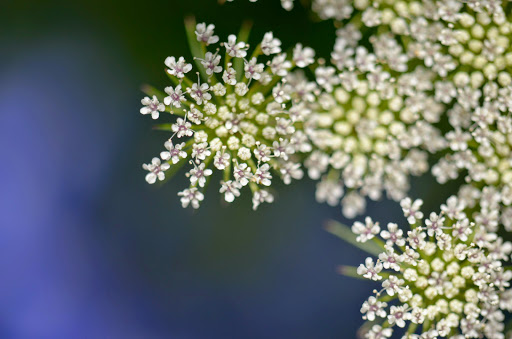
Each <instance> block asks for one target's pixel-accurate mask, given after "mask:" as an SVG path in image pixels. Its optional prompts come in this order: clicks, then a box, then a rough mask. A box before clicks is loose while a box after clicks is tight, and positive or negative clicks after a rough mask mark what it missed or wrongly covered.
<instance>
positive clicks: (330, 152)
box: [304, 24, 446, 218]
mask: <svg viewBox="0 0 512 339" xmlns="http://www.w3.org/2000/svg"><path fill="white" fill-rule="evenodd" d="M337 35H338V38H337V39H336V43H335V46H334V51H333V52H332V63H333V64H334V65H335V67H333V66H320V67H318V68H317V69H316V72H315V73H316V81H317V84H318V85H319V86H320V87H321V88H322V89H323V91H324V92H323V93H322V94H321V95H319V97H318V100H317V101H316V102H315V103H314V104H313V105H310V107H311V109H312V114H310V115H309V118H308V126H309V127H310V128H308V129H307V131H308V136H309V137H310V139H311V141H312V143H313V145H314V150H315V151H314V152H313V153H312V154H311V155H310V157H309V158H308V159H307V160H306V161H305V163H304V165H305V167H307V168H308V173H309V176H310V177H311V178H313V179H321V181H320V182H319V184H318V188H317V200H318V201H320V202H324V201H326V202H328V203H329V204H330V205H337V204H339V202H340V200H341V204H342V211H343V214H344V215H345V216H346V217H349V218H353V217H355V216H356V215H358V214H361V213H363V212H364V211H365V206H366V201H365V197H369V198H370V199H372V200H379V199H381V197H382V196H383V193H384V192H385V193H386V195H387V197H388V198H391V199H393V200H396V201H399V200H400V199H403V198H404V197H405V196H406V194H407V192H408V190H409V180H410V176H411V175H416V176H417V175H421V174H423V173H425V172H427V171H428V170H429V164H428V161H427V160H428V156H427V155H428V153H429V152H431V153H435V152H437V151H439V150H440V149H443V148H445V145H446V141H445V139H444V138H443V137H442V135H441V133H440V132H439V130H438V129H437V128H436V127H435V124H437V123H438V122H439V121H440V119H441V116H442V113H443V111H444V105H443V104H442V103H438V102H436V100H435V99H434V96H433V94H432V93H433V91H434V87H433V80H434V79H435V78H436V74H435V72H434V71H432V70H429V69H428V68H426V67H423V66H421V65H420V66H418V65H416V64H414V63H411V62H410V58H409V56H408V55H407V53H406V51H404V49H403V47H402V46H401V45H400V44H399V43H398V42H397V41H396V39H395V37H394V36H393V35H390V34H383V35H374V36H370V37H363V34H362V33H361V32H360V30H359V29H358V28H357V27H356V26H355V25H352V24H347V25H345V26H344V27H343V28H340V29H339V30H338V31H337ZM363 38H366V39H368V40H369V41H370V43H371V45H370V47H371V50H368V49H367V48H366V47H363V43H362V39H363ZM345 191H348V193H347V194H346V195H345V196H344V192H345Z"/></svg>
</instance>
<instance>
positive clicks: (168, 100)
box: [164, 85, 186, 108]
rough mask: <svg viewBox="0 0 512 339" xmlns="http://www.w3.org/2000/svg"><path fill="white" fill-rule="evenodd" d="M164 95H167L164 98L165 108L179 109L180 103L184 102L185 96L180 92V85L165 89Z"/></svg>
mask: <svg viewBox="0 0 512 339" xmlns="http://www.w3.org/2000/svg"><path fill="white" fill-rule="evenodd" d="M165 93H167V94H169V96H168V97H165V98H164V103H165V104H166V105H167V106H171V107H176V108H180V107H181V103H182V102H185V101H186V99H185V95H184V94H183V92H182V91H181V85H178V86H176V88H173V87H172V86H169V87H166V88H165Z"/></svg>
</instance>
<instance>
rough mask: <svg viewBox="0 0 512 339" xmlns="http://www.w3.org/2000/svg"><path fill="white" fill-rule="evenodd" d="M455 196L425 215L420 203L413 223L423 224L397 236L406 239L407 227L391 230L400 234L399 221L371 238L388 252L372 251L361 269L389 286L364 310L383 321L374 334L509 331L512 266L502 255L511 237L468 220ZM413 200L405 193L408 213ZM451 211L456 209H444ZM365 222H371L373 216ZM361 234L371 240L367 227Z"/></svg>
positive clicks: (364, 274) (427, 335)
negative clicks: (506, 321)
mask: <svg viewBox="0 0 512 339" xmlns="http://www.w3.org/2000/svg"><path fill="white" fill-rule="evenodd" d="M450 199H451V200H449V202H448V203H447V204H446V205H444V206H445V207H444V208H443V211H442V212H441V213H439V214H436V213H432V214H431V215H430V217H429V219H427V220H426V221H424V220H423V215H421V216H420V215H418V213H419V211H417V210H416V211H415V221H414V223H410V220H409V224H412V225H413V226H414V225H416V226H414V228H413V229H412V230H411V231H408V232H407V234H408V236H407V238H405V239H404V241H402V242H398V241H397V240H396V239H398V238H400V239H402V237H401V233H400V236H398V235H395V236H394V241H390V240H391V239H392V236H391V234H397V233H398V232H397V229H396V227H395V225H396V224H391V225H390V226H388V231H385V230H383V231H381V233H380V234H381V237H382V238H383V239H384V240H386V241H387V242H386V244H385V245H384V243H383V242H382V241H380V240H376V239H370V242H371V241H374V242H375V244H377V245H378V246H382V248H383V250H384V251H383V252H382V253H381V254H380V255H379V256H378V259H377V260H376V261H374V260H373V259H372V258H371V257H368V258H367V259H366V260H365V264H364V265H363V264H361V265H360V266H359V267H358V268H357V270H355V271H356V273H357V274H358V275H361V276H362V277H364V278H366V279H370V280H373V281H379V282H380V284H381V286H382V288H381V289H380V290H375V291H374V295H372V296H370V297H369V298H368V299H367V300H366V301H365V302H364V303H363V306H362V308H361V313H362V314H363V318H364V319H367V320H370V321H379V322H380V323H381V324H382V325H375V326H378V327H375V326H374V327H373V328H372V329H371V330H370V331H369V332H367V333H366V337H367V338H378V337H379V336H377V333H380V332H381V331H382V330H383V329H386V330H387V332H386V335H387V336H388V337H389V336H390V335H391V333H392V332H393V330H394V328H395V327H398V328H407V329H408V333H411V334H412V333H417V334H415V335H416V336H411V337H410V338H420V337H421V338H435V337H446V336H450V335H452V334H453V333H462V334H463V335H465V337H469V338H480V337H483V336H485V337H487V338H500V337H502V336H501V334H500V331H501V329H502V327H503V324H502V322H503V318H504V316H503V312H504V311H508V310H510V309H511V308H512V303H511V302H510V300H511V298H509V297H508V296H509V294H510V293H509V292H508V290H506V289H507V288H508V287H509V286H510V280H511V279H512V271H509V270H506V269H505V268H504V267H503V266H502V264H501V262H500V260H503V259H504V258H508V256H509V255H510V253H511V252H512V244H510V243H508V242H503V240H502V239H501V238H499V237H498V236H497V235H496V234H495V233H493V232H490V231H488V229H487V228H486V226H485V225H482V224H481V223H479V222H476V221H472V220H470V219H468V216H467V214H466V213H464V209H465V207H464V205H462V204H457V203H456V198H455V197H453V198H450ZM417 202H420V201H419V200H417ZM412 205H414V203H412ZM412 205H411V200H409V199H406V200H402V206H406V208H404V216H405V217H406V218H407V219H409V218H410V217H411V214H410V208H411V207H410V206H412ZM416 205H418V206H421V203H416ZM448 206H452V207H448ZM449 210H450V213H448V212H444V211H449ZM366 223H367V225H372V224H373V221H371V219H370V220H367V221H366ZM433 225H435V226H433ZM363 228H364V229H369V228H371V227H369V226H366V227H362V226H361V225H359V224H357V225H356V224H354V226H353V229H354V230H356V231H357V230H359V229H363ZM356 234H359V237H358V239H357V241H360V242H364V241H366V240H365V239H363V238H361V236H360V234H361V232H359V231H358V232H356ZM461 234H463V236H461ZM498 248H501V249H498ZM387 270H390V271H387ZM417 325H421V326H417ZM382 335H383V334H381V336H380V337H383V336H382ZM384 337H385V336H384ZM407 338H409V337H407Z"/></svg>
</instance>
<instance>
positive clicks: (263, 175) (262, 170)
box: [253, 164, 272, 186]
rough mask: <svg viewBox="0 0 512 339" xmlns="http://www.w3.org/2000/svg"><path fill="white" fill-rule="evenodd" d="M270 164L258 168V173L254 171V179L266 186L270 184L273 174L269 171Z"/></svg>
mask: <svg viewBox="0 0 512 339" xmlns="http://www.w3.org/2000/svg"><path fill="white" fill-rule="evenodd" d="M269 170H270V165H269V164H263V165H262V166H260V167H258V169H256V173H254V176H253V179H254V181H255V182H256V183H257V184H262V185H264V186H270V184H271V183H272V182H271V179H272V175H271V174H270V172H269Z"/></svg>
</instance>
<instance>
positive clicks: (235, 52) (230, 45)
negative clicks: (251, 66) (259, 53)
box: [224, 34, 248, 58]
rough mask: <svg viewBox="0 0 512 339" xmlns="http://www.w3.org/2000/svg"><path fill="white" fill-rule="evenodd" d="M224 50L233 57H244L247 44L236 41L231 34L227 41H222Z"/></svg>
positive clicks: (234, 36)
mask: <svg viewBox="0 0 512 339" xmlns="http://www.w3.org/2000/svg"><path fill="white" fill-rule="evenodd" d="M224 47H226V52H227V53H228V54H229V56H231V57H233V58H245V56H246V55H247V51H246V50H247V48H248V47H247V45H246V43H245V42H243V41H241V42H238V43H237V42H236V35H234V34H231V35H230V36H228V41H227V42H225V43H224Z"/></svg>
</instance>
